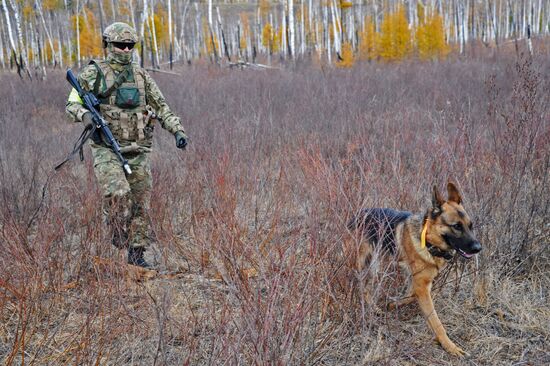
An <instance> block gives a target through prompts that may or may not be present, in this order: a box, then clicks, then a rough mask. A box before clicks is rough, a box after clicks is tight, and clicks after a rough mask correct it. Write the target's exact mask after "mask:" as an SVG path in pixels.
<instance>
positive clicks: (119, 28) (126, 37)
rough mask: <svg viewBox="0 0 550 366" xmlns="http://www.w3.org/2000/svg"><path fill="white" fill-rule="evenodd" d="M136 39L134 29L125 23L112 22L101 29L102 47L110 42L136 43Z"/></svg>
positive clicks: (137, 38)
mask: <svg viewBox="0 0 550 366" xmlns="http://www.w3.org/2000/svg"><path fill="white" fill-rule="evenodd" d="M138 40H139V37H138V35H137V33H136V30H135V29H134V28H132V27H130V26H129V25H128V24H126V23H122V22H116V23H113V24H111V25H110V26H108V27H107V28H105V30H104V31H103V47H107V44H108V43H111V42H127V43H137V42H138Z"/></svg>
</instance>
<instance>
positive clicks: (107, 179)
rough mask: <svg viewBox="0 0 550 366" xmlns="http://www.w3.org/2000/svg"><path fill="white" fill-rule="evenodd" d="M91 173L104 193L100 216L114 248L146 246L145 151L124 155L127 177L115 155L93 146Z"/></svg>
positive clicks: (149, 182) (147, 168)
mask: <svg viewBox="0 0 550 366" xmlns="http://www.w3.org/2000/svg"><path fill="white" fill-rule="evenodd" d="M91 148H92V156H93V163H94V173H95V176H96V179H97V182H98V184H99V186H100V188H101V192H102V194H103V202H102V208H103V214H104V218H105V220H106V222H107V224H108V227H109V230H110V233H111V237H112V242H113V245H115V246H116V247H118V248H125V247H128V246H129V247H135V248H137V247H147V246H148V245H149V243H150V221H149V207H150V201H151V189H152V177H151V163H150V158H149V153H148V152H134V153H129V154H124V157H125V158H126V159H127V160H128V163H129V165H130V169H131V170H132V174H130V175H128V176H126V175H125V173H124V171H123V169H122V166H121V164H120V161H119V160H118V158H117V156H116V155H115V153H114V152H113V151H112V150H111V149H110V148H107V147H104V146H100V145H96V144H92V145H91Z"/></svg>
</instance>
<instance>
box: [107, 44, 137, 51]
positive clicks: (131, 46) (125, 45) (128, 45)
mask: <svg viewBox="0 0 550 366" xmlns="http://www.w3.org/2000/svg"><path fill="white" fill-rule="evenodd" d="M111 43H112V44H113V46H115V47H116V48H118V49H119V50H123V49H125V48H126V47H128V49H129V50H131V49H133V48H134V46H135V43H128V42H111Z"/></svg>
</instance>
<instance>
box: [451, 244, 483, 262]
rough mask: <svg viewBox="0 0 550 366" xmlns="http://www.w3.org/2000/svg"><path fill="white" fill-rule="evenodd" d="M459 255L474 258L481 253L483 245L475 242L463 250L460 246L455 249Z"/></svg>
mask: <svg viewBox="0 0 550 366" xmlns="http://www.w3.org/2000/svg"><path fill="white" fill-rule="evenodd" d="M455 249H456V251H457V252H458V253H460V255H461V256H463V257H464V258H468V259H469V258H472V257H473V256H474V255H476V254H477V253H479V252H481V244H480V243H479V242H478V241H474V242H473V243H471V244H470V245H468V247H467V249H466V250H464V249H461V248H459V247H458V246H457V247H456V248H455Z"/></svg>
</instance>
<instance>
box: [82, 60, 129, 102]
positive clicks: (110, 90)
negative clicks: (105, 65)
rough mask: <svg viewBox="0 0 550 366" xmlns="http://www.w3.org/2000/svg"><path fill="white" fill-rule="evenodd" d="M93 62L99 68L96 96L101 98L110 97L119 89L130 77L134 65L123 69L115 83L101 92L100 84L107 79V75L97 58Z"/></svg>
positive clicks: (95, 86)
mask: <svg viewBox="0 0 550 366" xmlns="http://www.w3.org/2000/svg"><path fill="white" fill-rule="evenodd" d="M90 63H91V64H93V65H94V66H95V67H96V69H97V74H98V76H99V77H96V78H95V82H94V94H95V96H96V97H98V98H100V99H103V100H104V99H107V98H109V96H111V94H112V93H113V92H114V91H115V90H117V89H118V87H119V86H121V85H122V84H123V83H124V82H125V81H126V79H127V78H128V76H129V75H130V71H131V70H132V65H131V64H130V65H128V66H127V67H126V68H124V70H122V71H121V72H120V73H119V74H118V75H117V77H116V79H115V81H114V83H113V85H111V86H110V87H109V88H107V90H105V91H104V92H101V93H100V92H99V84H100V83H101V81H102V80H105V75H104V74H103V70H101V67H100V66H99V65H98V64H97V62H96V61H95V60H92V61H90Z"/></svg>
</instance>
